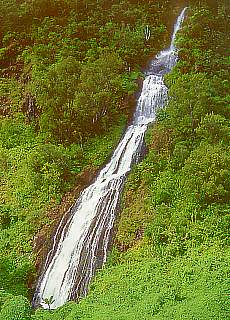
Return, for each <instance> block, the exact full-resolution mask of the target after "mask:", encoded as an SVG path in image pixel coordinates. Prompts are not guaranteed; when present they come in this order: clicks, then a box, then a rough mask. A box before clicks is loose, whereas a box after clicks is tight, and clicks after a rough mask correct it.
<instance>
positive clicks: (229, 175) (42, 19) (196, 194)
mask: <svg viewBox="0 0 230 320" xmlns="http://www.w3.org/2000/svg"><path fill="white" fill-rule="evenodd" d="M3 2H4V1H2V2H1V6H2V12H3V13H4V12H6V11H4V10H6V3H3ZM44 2H45V3H47V8H48V9H49V10H50V12H49V11H47V10H48V9H47V10H46V11H44V12H43V10H38V8H43V6H39V5H38V1H33V2H31V3H30V4H29V3H27V2H25V3H24V2H23V3H22V4H21V5H20V6H16V2H15V3H14V2H13V1H12V2H10V3H9V2H8V5H11V6H12V7H10V9H8V11H7V13H9V12H10V13H11V15H9V14H5V16H4V17H5V18H4V24H3V25H2V29H1V32H2V34H4V36H3V40H2V43H3V48H2V49H1V59H2V65H3V66H4V70H3V73H2V77H3V79H2V86H1V90H2V92H3V96H2V98H1V101H2V105H3V108H2V116H1V130H0V135H1V137H2V138H1V142H2V146H1V151H0V155H1V170H2V173H1V179H2V185H1V187H0V188H1V191H2V192H3V194H4V195H3V196H2V197H4V198H2V199H3V201H2V205H1V209H2V211H1V223H2V229H1V249H2V250H1V255H2V256H1V260H0V268H1V287H2V290H1V291H0V304H1V305H0V308H1V312H0V319H1V320H3V319H4V320H6V319H8V320H9V319H10V320H13V319H23V320H24V319H36V320H42V319H53V320H58V319H65V320H73V319H95V320H98V319H111V320H113V319H117V320H122V319H124V320H128V319H130V320H131V319H146V320H147V319H156V320H161V319H175V320H176V319H191V320H192V319H199V320H203V319H204V320H209V319H210V320H211V319H223V320H226V319H228V318H229V313H228V312H229V295H228V292H229V281H228V278H227V275H228V273H229V266H228V263H229V249H228V240H229V233H228V232H229V204H228V202H229V198H230V194H229V185H230V172H229V167H230V166H229V136H230V129H229V88H230V84H229V76H228V75H229V56H228V52H229V41H228V39H229V30H230V28H229V27H230V26H229V19H228V16H229V13H230V6H229V4H228V3H227V2H226V1H202V4H201V2H200V1H190V3H189V4H190V8H189V10H188V16H189V17H188V19H187V20H186V22H185V25H184V28H183V30H182V31H181V33H180V34H179V35H178V37H177V42H176V43H177V47H178V48H179V55H180V61H179V62H178V64H177V66H176V67H175V68H174V70H173V72H172V73H171V74H169V75H168V76H167V78H166V81H167V84H168V86H169V88H170V91H169V95H170V101H169V104H168V106H167V108H165V109H164V110H160V111H159V113H158V116H157V122H156V124H154V125H153V126H152V127H151V128H150V129H149V132H148V135H147V137H146V145H147V149H148V153H147V155H146V157H145V159H144V160H143V161H142V162H141V163H140V164H139V165H137V166H136V167H135V168H134V170H133V172H132V173H131V174H130V176H129V179H128V183H127V186H126V189H125V194H124V197H123V203H122V210H121V213H120V216H119V219H118V221H117V226H116V236H115V240H114V245H113V248H112V251H111V254H110V257H109V261H108V263H107V265H106V266H105V267H104V269H103V270H100V271H99V272H98V274H97V276H96V279H95V281H94V282H93V283H92V285H91V290H90V293H89V295H88V296H87V298H85V299H82V300H81V301H80V302H79V303H76V302H69V303H67V304H66V305H64V306H63V307H61V308H59V309H58V310H56V311H47V310H37V311H36V312H35V313H34V312H32V310H31V308H30V305H29V302H28V300H27V299H26V298H25V297H23V296H21V295H20V294H24V295H25V296H27V297H28V295H27V293H26V287H25V284H26V280H27V279H28V275H30V274H31V269H32V266H33V259H32V258H31V252H32V248H31V244H32V242H31V241H32V238H33V236H34V235H35V234H36V232H37V231H38V230H39V228H40V227H41V225H47V224H50V223H51V221H50V219H47V218H45V215H44V212H45V208H47V205H49V204H50V203H52V202H53V204H52V205H53V206H54V205H55V203H58V202H59V201H60V198H61V196H62V195H63V194H64V193H65V192H66V191H67V190H69V189H70V188H71V187H73V185H74V184H75V180H76V176H77V174H78V175H79V173H80V172H82V171H83V170H85V169H86V168H88V167H93V168H97V167H98V166H100V165H101V164H102V163H103V161H104V160H105V159H106V157H107V156H108V154H109V153H110V152H111V149H112V147H113V146H114V144H115V141H116V140H117V139H118V136H119V134H120V132H121V129H120V128H121V125H119V126H118V125H117V124H118V122H119V121H121V120H120V119H121V116H122V115H123V113H124V109H123V107H124V101H125V96H126V95H127V94H131V93H133V92H134V90H135V88H136V86H135V82H134V80H135V79H136V78H137V77H138V73H139V71H140V65H141V64H142V63H143V60H145V59H146V60H147V58H148V56H149V54H150V53H152V54H153V53H154V52H156V51H157V50H159V45H160V44H161V47H162V46H164V41H165V43H166V42H167V39H168V38H167V36H168V33H169V32H168V31H167V29H166V27H164V25H163V23H164V17H165V16H166V10H171V11H172V8H171V7H172V6H170V5H169V4H168V2H167V1H157V2H155V3H154V4H152V2H151V3H146V1H143V2H142V1H128V2H127V1H126V2H120V1H117V2H115V1H112V2H111V5H109V7H107V6H106V4H107V2H103V1H97V2H95V1H91V2H89V1H87V2H83V1H79V2H74V3H75V5H76V3H77V4H78V5H79V6H80V5H82V6H83V7H82V9H81V10H80V9H79V8H76V7H75V8H72V7H71V5H70V2H62V1H60V2H59V1H55V2H53V6H52V5H51V3H48V2H46V1H44ZM64 3H65V5H66V7H64ZM35 4H36V5H35ZM54 4H55V5H54ZM178 4H179V5H183V3H182V1H180V2H179V1H178ZM107 5H108V4H107ZM168 5H169V6H168ZM95 6H96V7H95ZM169 7H170V8H171V9H169ZM60 8H61V11H60ZM83 9H84V10H83ZM96 9H97V10H96ZM178 9H179V8H178ZM18 10H19V11H18ZM26 10H27V11H26ZM28 10H29V11H28ZM23 12H24V13H25V12H26V14H25V16H26V17H27V18H26V19H25V16H23ZM28 12H29V13H28ZM47 12H49V15H48V16H46V15H47ZM60 12H65V17H68V18H65V19H64V18H63V16H62V14H61V13H60ZM118 12H119V14H118ZM89 13H90V14H89ZM1 14H2V13H1ZM174 14H175V13H174ZM2 15H3V14H2ZM14 15H16V18H17V19H24V20H20V21H25V20H26V22H23V24H22V23H21V25H22V26H23V27H22V28H21V29H20V30H17V31H16V30H15V28H16V26H15V25H13V26H12V22H14V23H15V24H16V21H18V20H16V18H15V16H14ZM75 15H76V16H75ZM28 17H30V19H28ZM27 20H28V21H27ZM147 24H148V25H150V26H151V28H152V29H151V30H152V35H153V36H152V38H151V40H150V43H145V42H144V38H143V29H144V28H145V26H146V25H147ZM170 24H171V23H170ZM170 24H169V25H170ZM63 26H64V27H63ZM102 26H103V27H102ZM23 28H24V29H23ZM28 30H29V31H28ZM76 30H77V31H76ZM9 31H10V32H9ZM76 32H78V33H77V35H78V36H76ZM16 34H17V36H16ZM25 34H26V35H28V34H29V35H30V37H29V39H27V38H26V37H25ZM12 35H14V37H13V38H12ZM79 35H80V37H79ZM108 35H110V36H108ZM4 39H5V40H4ZM22 39H23V41H27V42H23V44H21V43H22ZM25 39H27V40H25ZM57 39H58V40H57ZM76 39H77V40H76ZM129 40H130V41H129ZM7 41H9V42H7ZM76 41H77V43H78V44H77V45H76ZM19 44H20V45H19ZM64 44H65V45H66V47H65V45H64ZM50 48H52V50H50ZM10 50H13V51H10ZM11 52H13V53H12V60H11V62H10V61H9V59H8V58H6V57H11V54H10V53H11ZM4 59H5V60H4ZM71 59H72V60H71ZM111 61H112V62H113V63H111ZM12 67H13V68H12ZM130 68H131V72H129V70H130ZM101 74H102V75H103V76H100V75H101ZM105 74H106V76H107V79H104V75H105ZM25 75H27V78H26V77H25ZM25 78H26V80H23V81H25V82H23V81H22V79H25ZM104 81H105V82H104ZM101 95H103V97H102V96H101ZM26 97H27V98H26ZM86 98H87V99H86ZM23 99H24V100H23ZM26 99H29V100H28V101H30V103H29V104H28V103H26ZM30 99H32V101H34V100H33V99H35V100H36V104H34V105H35V107H34V109H33V108H32V109H28V105H30V106H31V100H30ZM105 99H106V100H105ZM107 99H108V100H107ZM22 101H24V104H23V103H22ZM104 101H107V103H106V107H107V106H111V109H109V110H107V111H106V113H105V117H104V111H103V110H104V109H103V108H105V105H104V104H103V102H104ZM32 105H33V103H32ZM26 106H27V107H26ZM92 106H93V107H92ZM109 108H110V107H109ZM92 109H93V110H94V111H93V110H92ZM30 110H34V111H33V112H32V111H30ZM128 113H129V111H128V112H127V113H126V114H128ZM102 114H103V115H102ZM48 120H49V121H48ZM72 121H73V123H72ZM89 123H90V126H88V124H89ZM123 123H124V120H123ZM92 124H95V127H94V126H93V125H92ZM108 128H113V129H111V131H110V132H109V134H105V132H106V131H107V130H108ZM62 129H63V131H62ZM68 130H70V131H68ZM112 130H114V131H112ZM75 131H76V132H75ZM114 132H116V135H115V134H114ZM101 141H103V143H101ZM95 147H96V148H97V155H96V156H95V153H94V148H95ZM101 154H102V156H101ZM99 155H100V157H99ZM63 181H64V182H65V183H63ZM35 221H36V225H34V222H35ZM9 270H10V272H9Z"/></svg>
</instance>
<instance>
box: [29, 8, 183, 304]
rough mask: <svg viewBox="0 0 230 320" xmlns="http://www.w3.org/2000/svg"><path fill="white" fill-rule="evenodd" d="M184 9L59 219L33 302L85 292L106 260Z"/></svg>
mask: <svg viewBox="0 0 230 320" xmlns="http://www.w3.org/2000/svg"><path fill="white" fill-rule="evenodd" d="M185 10H186V8H185V9H184V10H183V11H182V12H181V14H180V16H179V17H178V18H177V21H176V23H175V26H174V32H173V35H172V42H171V45H170V47H169V48H168V49H166V50H164V51H161V52H160V53H159V54H158V55H157V56H156V58H155V59H154V60H153V61H152V62H151V65H150V67H149V70H148V72H147V73H146V77H145V80H144V82H143V88H142V92H141V95H140V97H139V99H138V102H137V107H136V111H135V114H134V119H133V122H132V124H131V125H130V126H128V128H127V130H126V132H125V134H124V136H123V138H122V139H121V141H120V143H119V144H118V146H117V148H116V149H115V151H114V153H113V155H112V157H111V159H110V161H109V162H108V163H107V165H105V167H104V168H103V169H102V170H101V172H100V173H99V174H98V176H97V178H96V179H95V181H94V182H93V183H92V184H91V185H90V186H89V187H87V188H86V189H85V190H84V191H83V192H82V193H81V195H80V197H79V198H78V200H77V201H76V203H75V204H74V206H73V207H72V208H71V209H70V210H69V211H68V212H67V213H66V215H65V216H64V217H63V219H62V221H61V222H60V224H59V226H58V229H57V231H56V234H55V236H54V239H53V246H52V248H51V250H50V252H49V254H48V256H47V259H46V263H45V266H44V269H43V272H42V274H41V276H40V278H39V280H38V284H37V288H36V291H35V294H34V298H33V304H34V306H38V305H42V306H43V307H44V308H47V307H48V306H47V305H46V304H45V303H44V300H45V299H47V298H48V299H49V298H50V297H51V296H52V297H53V300H54V302H53V303H52V305H51V307H52V308H57V307H59V306H61V305H63V304H64V303H65V302H66V301H68V300H74V299H78V298H79V297H82V296H85V295H86V294H87V290H88V286H89V283H90V281H91V279H92V277H93V276H94V274H95V270H96V269H97V268H99V267H101V266H102V265H103V264H104V263H105V261H106V258H107V253H108V247H109V243H110V240H111V235H112V230H113V225H114V221H115V218H116V212H117V210H118V206H119V200H120V196H121V193H122V190H123V186H124V183H125V179H126V177H127V174H128V172H129V171H130V170H131V167H132V165H133V164H135V163H138V162H139V161H140V157H141V154H142V148H143V144H144V135H145V132H146V130H147V126H148V124H149V123H151V122H153V121H154V120H155V117H156V111H157V110H158V109H159V108H162V107H163V106H164V105H165V104H166V102H167V91H168V89H167V87H166V86H165V84H164V80H163V76H164V74H166V73H168V72H170V70H171V69H172V67H173V66H174V65H175V64H176V62H177V51H176V48H175V46H174V39H175V35H176V32H177V31H178V30H179V29H180V27H181V24H182V22H183V20H184V17H185Z"/></svg>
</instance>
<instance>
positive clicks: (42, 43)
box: [0, 0, 168, 318]
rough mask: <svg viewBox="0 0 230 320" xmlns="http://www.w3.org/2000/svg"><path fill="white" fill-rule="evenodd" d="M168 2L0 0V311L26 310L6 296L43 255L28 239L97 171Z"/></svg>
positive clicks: (17, 290) (22, 285)
mask: <svg viewBox="0 0 230 320" xmlns="http://www.w3.org/2000/svg"><path fill="white" fill-rule="evenodd" d="M167 4H168V1H159V2H157V3H152V4H146V3H145V1H123V2H121V1H116V0H114V1H110V2H109V3H108V1H103V0H101V1H85V0H78V1H71V0H69V1H68V0H67V1H66V0H55V1H49V0H34V1H23V0H22V1H18V0H17V1H16V0H11V1H6V0H2V1H0V19H1V25H0V44H1V48H0V66H1V69H0V180H1V182H0V249H1V253H0V290H1V291H0V308H1V306H2V305H3V307H2V314H3V315H2V317H3V318H4V317H5V314H6V313H7V311H6V310H9V308H10V306H13V305H14V304H15V306H17V305H20V304H21V305H22V307H21V310H26V309H24V307H23V304H24V302H23V301H24V300H23V299H21V298H17V299H16V300H14V298H13V295H15V294H16V295H19V294H21V295H25V296H27V297H29V296H30V291H31V286H32V283H33V282H34V279H35V276H34V273H35V270H34V269H35V268H34V266H35V263H37V261H38V260H39V259H41V258H40V257H36V256H35V255H34V252H33V246H34V245H36V241H37V240H36V241H35V239H37V238H38V241H43V238H42V240H39V235H40V234H42V235H43V236H44V234H45V232H47V233H48V236H47V237H48V238H49V235H50V233H51V232H52V229H53V226H54V225H55V223H57V220H58V219H59V218H60V215H61V213H60V214H59V217H58V216H57V215H54V216H53V215H52V214H51V213H50V210H51V209H52V208H53V207H55V206H57V205H58V204H59V203H60V202H61V199H62V197H63V195H64V194H65V193H66V192H67V191H68V190H71V189H73V188H76V187H78V190H79V189H80V188H81V187H82V186H81V184H84V183H85V181H84V180H86V182H87V179H85V178H84V176H87V174H88V173H87V172H88V171H90V172H91V173H94V174H95V172H96V170H97V169H98V168H99V167H100V166H101V165H102V164H103V163H104V162H105V160H106V159H107V158H108V156H109V154H110V153H111V151H112V149H113V147H114V146H115V144H116V143H117V141H118V139H119V137H120V136H121V134H122V131H123V129H124V125H125V123H126V121H127V119H128V118H129V117H130V114H131V112H132V110H131V109H132V106H133V102H132V101H133V100H134V98H133V97H132V94H133V93H134V92H135V90H136V89H137V84H136V80H137V79H138V78H139V77H140V76H141V72H140V70H141V69H140V67H141V65H142V63H143V62H145V61H146V60H147V57H148V55H149V54H150V53H151V54H152V53H153V52H156V51H157V50H158V48H159V45H162V43H163V42H164V41H165V40H166V39H167V35H168V31H167V28H166V26H165V25H164V20H163V16H165V11H166V9H167V8H168V7H167ZM146 25H148V26H149V28H151V33H152V37H151V39H150V40H149V41H148V43H147V42H146V41H145V36H144V30H145V27H146ZM82 181H83V182H82ZM79 184H80V187H79ZM42 230H44V231H42ZM38 233H39V234H38ZM28 288H29V289H28ZM15 308H16V309H17V307H15ZM4 310H5V311H4ZM23 312H24V311H23ZM16 313H17V312H16ZM11 317H16V314H15V315H12V316H11ZM23 317H24V316H22V318H23Z"/></svg>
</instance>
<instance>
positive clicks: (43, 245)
mask: <svg viewBox="0 0 230 320" xmlns="http://www.w3.org/2000/svg"><path fill="white" fill-rule="evenodd" d="M96 174H97V170H92V169H91V170H90V169H87V170H86V171H84V172H82V173H81V174H79V175H78V177H77V180H76V186H75V188H74V189H73V190H71V191H70V192H68V193H66V194H65V195H64V197H63V198H62V200H61V203H60V204H59V205H57V206H55V207H54V208H51V209H50V210H48V211H47V217H48V218H49V219H50V224H46V225H44V227H43V228H42V229H41V230H40V231H39V232H38V234H37V235H36V236H35V237H34V245H33V251H34V254H35V256H36V260H35V268H36V278H37V276H38V275H39V274H40V273H41V271H42V267H43V265H44V263H45V260H46V257H47V254H48V252H49V250H50V247H51V245H52V241H53V237H54V235H55V233H56V230H57V228H58V225H59V223H60V221H61V219H62V218H63V216H64V214H65V213H66V212H67V211H68V210H69V209H70V208H71V207H72V206H73V204H74V203H75V201H76V198H78V197H79V195H80V193H81V191H82V190H83V189H84V188H85V187H86V186H87V185H89V184H90V183H91V182H92V181H93V180H94V179H95V177H96ZM36 281H37V279H29V287H30V288H32V289H34V288H35V286H36Z"/></svg>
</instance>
